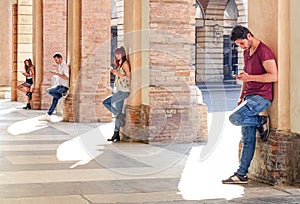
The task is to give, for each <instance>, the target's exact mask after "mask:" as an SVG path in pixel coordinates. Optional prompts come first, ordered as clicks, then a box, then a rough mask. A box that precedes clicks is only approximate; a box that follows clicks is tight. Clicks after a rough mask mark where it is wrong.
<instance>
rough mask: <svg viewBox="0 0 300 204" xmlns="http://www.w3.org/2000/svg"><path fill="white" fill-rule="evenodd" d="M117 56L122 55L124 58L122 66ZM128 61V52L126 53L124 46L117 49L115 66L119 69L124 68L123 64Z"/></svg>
mask: <svg viewBox="0 0 300 204" xmlns="http://www.w3.org/2000/svg"><path fill="white" fill-rule="evenodd" d="M116 54H121V56H122V63H121V64H120V60H118V59H117V58H116ZM125 61H127V58H126V52H125V49H124V47H123V46H121V47H119V48H117V49H116V50H115V61H114V64H115V65H116V68H119V67H122V65H123V63H124V62H125Z"/></svg>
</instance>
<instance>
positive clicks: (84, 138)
mask: <svg viewBox="0 0 300 204" xmlns="http://www.w3.org/2000/svg"><path fill="white" fill-rule="evenodd" d="M113 127H114V126H113V124H112V123H107V124H102V125H100V126H99V127H97V128H94V129H92V130H91V131H88V132H86V133H84V134H81V135H79V136H77V137H76V138H74V139H72V140H68V141H66V142H64V143H62V144H61V145H60V146H59V147H58V149H57V152H56V156H57V159H58V160H59V161H78V162H76V163H75V164H73V165H72V166H70V168H75V167H76V166H78V165H84V164H87V163H89V162H90V161H91V160H93V159H95V158H96V157H97V156H99V155H100V154H102V153H103V151H101V150H103V149H104V145H106V144H110V143H111V142H107V138H109V136H111V134H112V132H113Z"/></svg>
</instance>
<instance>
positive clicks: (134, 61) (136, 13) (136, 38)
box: [124, 0, 142, 106]
mask: <svg viewBox="0 0 300 204" xmlns="http://www.w3.org/2000/svg"><path fill="white" fill-rule="evenodd" d="M124 8H125V11H124V14H125V15H124V19H125V22H124V33H125V39H124V40H125V43H124V44H125V47H126V50H127V53H128V54H129V61H130V65H131V77H132V79H133V80H132V81H131V97H130V103H129V104H130V105H131V106H140V105H141V80H136V79H141V71H140V70H141V68H142V52H141V51H142V49H141V48H142V1H140V0H125V1H124Z"/></svg>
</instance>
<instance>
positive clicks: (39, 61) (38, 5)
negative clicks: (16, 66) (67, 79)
mask: <svg viewBox="0 0 300 204" xmlns="http://www.w3.org/2000/svg"><path fill="white" fill-rule="evenodd" d="M32 13H33V16H32V17H33V26H32V27H33V32H32V35H33V42H32V54H33V57H32V58H33V63H34V64H35V67H36V69H35V78H34V87H33V94H32V108H33V109H40V108H41V95H40V92H41V90H40V87H41V84H42V80H43V69H44V67H43V0H35V1H33V12H32Z"/></svg>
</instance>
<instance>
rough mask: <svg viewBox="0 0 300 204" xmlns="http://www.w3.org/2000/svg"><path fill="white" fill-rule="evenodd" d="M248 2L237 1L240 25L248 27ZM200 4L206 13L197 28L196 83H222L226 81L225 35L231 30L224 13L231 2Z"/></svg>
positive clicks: (212, 0) (218, 0)
mask: <svg viewBox="0 0 300 204" xmlns="http://www.w3.org/2000/svg"><path fill="white" fill-rule="evenodd" d="M246 1H247V0H246ZM246 1H245V0H235V4H236V6H237V9H238V16H237V19H236V23H238V24H242V25H247V2H246ZM198 2H199V3H200V4H201V6H202V8H203V11H204V12H205V13H204V17H203V19H200V23H198V24H197V25H198V26H197V27H196V46H197V47H196V82H222V81H223V79H224V71H223V35H224V34H228V33H229V32H230V30H231V27H230V26H228V25H227V24H226V23H225V25H224V11H225V8H226V5H227V3H228V2H229V1H228V0H210V1H207V0H199V1H198ZM239 62H242V61H240V60H239Z"/></svg>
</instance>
